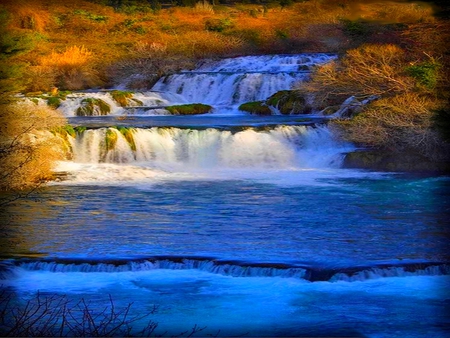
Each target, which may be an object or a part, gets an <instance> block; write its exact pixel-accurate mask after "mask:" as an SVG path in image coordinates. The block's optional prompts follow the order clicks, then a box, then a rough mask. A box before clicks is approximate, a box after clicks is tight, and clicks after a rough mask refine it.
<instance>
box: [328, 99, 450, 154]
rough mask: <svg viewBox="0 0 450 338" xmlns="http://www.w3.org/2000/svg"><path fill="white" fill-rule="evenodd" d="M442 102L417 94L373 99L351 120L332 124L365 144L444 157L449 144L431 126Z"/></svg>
mask: <svg viewBox="0 0 450 338" xmlns="http://www.w3.org/2000/svg"><path fill="white" fill-rule="evenodd" d="M439 105H440V103H439V102H436V101H435V100H433V99H431V98H426V97H424V96H421V95H419V94H417V93H407V94H400V95H396V96H394V97H389V98H383V99H380V100H377V101H374V102H372V103H371V104H370V105H368V106H367V107H366V108H365V109H364V110H363V112H362V113H360V114H359V115H357V116H356V117H355V118H353V119H352V120H341V121H334V122H333V125H334V126H335V127H336V128H337V130H338V131H339V132H340V134H341V135H342V136H343V137H344V138H345V139H347V140H349V141H352V142H356V143H358V144H362V145H364V146H369V147H375V148H382V149H390V150H394V151H405V150H406V151H414V152H416V153H419V154H421V155H424V156H427V157H429V158H432V159H441V158H445V157H448V154H447V155H446V151H448V145H445V143H444V142H443V140H442V139H441V138H440V137H439V134H438V133H437V131H436V130H435V129H434V128H432V127H433V125H432V123H433V113H432V111H433V110H436V109H438V107H439Z"/></svg>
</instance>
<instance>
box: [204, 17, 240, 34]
mask: <svg viewBox="0 0 450 338" xmlns="http://www.w3.org/2000/svg"><path fill="white" fill-rule="evenodd" d="M233 27H234V23H233V21H232V20H231V19H230V18H225V19H207V20H206V21H205V29H206V30H207V31H210V32H219V33H221V32H223V31H225V30H227V29H229V28H233Z"/></svg>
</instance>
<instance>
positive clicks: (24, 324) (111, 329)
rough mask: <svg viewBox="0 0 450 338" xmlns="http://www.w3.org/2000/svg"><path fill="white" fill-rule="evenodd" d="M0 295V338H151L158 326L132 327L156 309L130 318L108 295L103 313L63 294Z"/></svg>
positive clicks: (84, 302) (3, 292)
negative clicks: (136, 337) (0, 315)
mask: <svg viewBox="0 0 450 338" xmlns="http://www.w3.org/2000/svg"><path fill="white" fill-rule="evenodd" d="M0 296H1V298H0V313H1V314H2V323H1V324H2V325H1V326H0V334H1V335H2V337H130V336H140V337H150V336H151V335H153V334H154V330H155V329H156V327H157V326H158V324H157V323H155V322H153V321H151V320H149V321H148V323H147V324H146V325H144V328H143V329H139V330H137V329H135V328H133V324H135V323H136V322H138V321H141V320H143V319H145V318H148V317H149V316H150V315H152V314H154V313H155V312H156V310H157V307H156V306H154V307H153V308H152V309H151V310H150V311H149V312H148V313H147V314H144V315H135V316H132V315H130V308H131V306H132V304H131V303H130V304H128V305H127V306H125V307H123V308H121V307H118V306H117V305H116V304H114V302H113V300H112V297H111V296H109V301H107V302H108V303H107V304H106V306H105V307H104V308H103V309H102V310H95V309H93V308H92V307H91V306H90V305H89V302H87V301H85V300H84V299H81V300H79V301H74V300H70V299H68V298H67V296H63V295H42V294H39V293H38V294H37V295H35V296H34V297H32V298H31V299H29V300H25V301H23V300H20V299H17V297H14V296H13V294H11V293H9V292H7V291H5V290H3V291H1V292H0ZM192 331H193V332H194V333H196V332H199V331H201V329H199V328H197V327H194V328H193V329H192Z"/></svg>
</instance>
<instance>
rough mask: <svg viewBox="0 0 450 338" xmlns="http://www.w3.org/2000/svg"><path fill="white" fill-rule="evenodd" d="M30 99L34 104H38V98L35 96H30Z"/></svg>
mask: <svg viewBox="0 0 450 338" xmlns="http://www.w3.org/2000/svg"><path fill="white" fill-rule="evenodd" d="M30 101H31V102H33V103H34V104H35V105H38V104H39V100H38V99H37V98H35V97H32V98H31V99H30Z"/></svg>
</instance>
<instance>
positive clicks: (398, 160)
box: [343, 150, 450, 173]
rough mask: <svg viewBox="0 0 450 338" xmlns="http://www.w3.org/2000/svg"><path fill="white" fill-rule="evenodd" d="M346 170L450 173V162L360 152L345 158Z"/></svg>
mask: <svg viewBox="0 0 450 338" xmlns="http://www.w3.org/2000/svg"><path fill="white" fill-rule="evenodd" d="M343 167H344V168H353V169H370V170H378V171H392V172H398V171H401V172H416V173H450V162H435V161H431V160H429V159H427V158H426V157H424V156H421V155H419V154H414V153H408V152H403V153H398V152H395V153H393V152H389V151H384V150H359V151H354V152H351V153H348V154H347V155H346V156H345V159H344V163H343Z"/></svg>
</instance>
